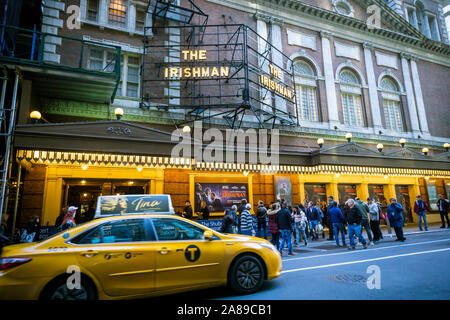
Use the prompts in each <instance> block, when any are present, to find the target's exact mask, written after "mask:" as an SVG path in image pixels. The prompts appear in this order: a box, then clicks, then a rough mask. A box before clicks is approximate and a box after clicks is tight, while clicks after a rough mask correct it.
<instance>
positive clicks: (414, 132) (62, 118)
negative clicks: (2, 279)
mask: <svg viewBox="0 0 450 320" xmlns="http://www.w3.org/2000/svg"><path fill="white" fill-rule="evenodd" d="M71 5H77V6H79V8H80V27H79V28H69V27H68V23H67V21H68V19H69V18H70V13H68V10H67V8H68V7H69V6H71ZM370 5H376V6H378V8H379V9H380V10H381V11H380V21H378V22H377V23H378V25H376V27H374V25H373V22H370V23H369V22H368V21H369V20H370V17H371V15H370V13H368V12H369V11H368V7H369V6H370ZM42 6H43V11H42V12H43V16H42V19H41V20H42V24H41V26H40V32H37V31H33V30H30V29H29V28H25V27H26V26H24V25H23V21H22V22H19V23H18V24H16V25H15V26H9V27H4V28H9V29H11V30H12V29H14V30H17V31H18V32H16V33H11V34H13V35H15V37H16V40H17V39H19V38H20V37H21V36H22V38H20V39H22V41H21V42H20V41H19V42H20V43H21V45H22V46H23V50H24V51H27V50H28V51H27V52H28V53H30V52H31V53H32V54H31V55H28V56H31V59H28V58H27V59H23V58H19V57H17V56H14V55H11V53H8V52H7V51H3V54H2V56H0V63H1V64H2V65H3V68H4V70H5V74H6V78H7V81H8V82H7V84H6V85H4V87H5V99H6V101H9V100H10V99H11V98H9V97H13V96H14V92H16V93H17V103H16V107H17V120H16V122H15V124H14V138H13V140H12V145H11V155H12V159H13V161H12V162H11V167H10V172H11V173H10V175H9V181H10V184H9V188H8V190H7V191H8V192H7V198H6V199H4V200H5V203H6V205H5V209H4V213H6V214H9V215H10V216H16V217H17V218H16V223H17V226H24V225H26V223H27V222H28V221H29V219H30V217H31V216H33V215H38V216H40V217H41V221H42V224H43V225H53V224H54V222H55V220H56V218H57V216H58V215H59V214H60V213H61V211H62V210H64V208H65V207H67V206H72V205H75V206H77V207H79V208H80V209H79V212H78V214H79V215H81V216H87V215H88V212H90V210H92V209H93V208H94V207H95V205H96V199H97V198H98V196H100V195H111V194H170V195H171V197H172V203H173V205H174V207H175V211H176V212H181V211H182V210H183V207H184V204H185V201H186V200H189V201H190V202H191V203H192V205H193V207H194V211H195V212H198V211H199V208H200V206H201V205H202V203H203V202H204V203H206V204H207V205H208V206H210V209H211V211H212V214H211V216H212V217H213V218H219V217H221V216H223V210H224V209H225V208H227V207H229V206H231V205H232V204H235V203H239V202H240V201H241V199H247V200H248V201H249V203H251V204H252V206H253V207H256V205H257V202H258V201H259V200H262V201H264V203H265V204H269V203H272V202H274V201H276V199H280V198H283V199H286V200H287V201H288V202H290V203H291V204H299V203H303V202H304V201H314V202H321V203H324V202H327V198H328V196H330V195H332V196H333V197H334V199H335V200H337V201H338V202H340V203H343V202H345V200H347V199H348V198H354V197H356V196H357V197H359V198H361V199H366V198H367V197H369V196H371V197H374V198H376V199H377V200H379V201H380V202H381V203H382V204H383V205H384V206H385V207H386V206H387V204H388V202H389V199H390V198H392V197H394V198H397V200H398V202H400V203H401V204H402V205H403V206H404V208H405V212H404V215H405V217H406V218H407V221H409V222H413V221H415V220H416V218H417V217H416V216H415V215H414V213H413V212H412V210H411V208H412V207H413V205H414V200H415V197H416V195H418V194H422V196H423V197H424V198H425V200H427V201H429V202H430V204H431V205H432V206H431V207H432V209H433V213H436V214H432V215H431V216H430V219H429V220H430V221H431V222H435V221H439V220H440V218H439V214H438V212H437V207H436V206H435V203H436V202H437V197H438V194H443V195H444V196H445V197H447V198H448V197H449V196H450V152H449V151H448V142H450V141H449V140H450V126H449V120H448V116H447V113H448V110H449V107H448V101H450V90H448V89H449V87H448V81H446V79H448V78H449V77H450V46H449V44H448V35H447V31H446V28H445V22H442V21H443V2H442V3H441V2H439V1H433V0H427V1H422V2H420V1H391V2H389V4H386V3H385V2H383V1H379V0H374V1H357V0H348V1H346V0H342V1H341V0H337V1H334V0H333V1H332V0H330V1H314V0H308V1H293V0H287V1H275V0H258V1H256V0H248V1H237V0H236V1H235V0H226V1H216V0H198V1H185V0H180V1H175V2H166V1H162V0H157V1H127V0H109V1H107V0H97V1H91V0H67V1H45V3H44V2H43V4H42ZM370 21H371V20H370ZM26 34H28V35H32V37H25V35H26ZM18 37H19V38H18ZM33 37H35V38H36V39H39V41H38V42H36V43H35V46H32V43H26V41H25V40H23V39H31V38H33ZM17 41H18V40H17ZM19 42H17V43H19ZM24 43H25V44H24ZM39 44H40V45H39ZM21 48H22V47H21ZM33 50H35V51H33ZM16 77H18V78H20V81H19V82H18V85H17V86H16V87H17V88H16V87H14V86H13V85H12V84H11V83H12V82H13V81H12V80H14V79H15V78H16ZM16 89H17V91H15V90H16ZM32 111H39V113H40V117H37V118H34V119H33V118H31V117H30V114H31V113H32ZM199 126H201V128H199ZM230 135H234V136H236V139H234V138H232V139H230ZM219 136H221V137H223V138H224V140H223V141H221V142H220V143H217V141H218V140H217V137H219ZM234 136H233V137H234ZM255 136H256V140H252V139H253V138H254V137H255ZM186 138H189V139H190V140H189V141H190V142H191V144H189V145H188V146H187V147H186V146H184V148H183V146H182V141H185V140H183V139H186ZM239 139H242V140H241V141H245V142H246V143H244V144H243V145H239ZM252 141H253V142H252ZM254 141H256V142H257V143H254ZM180 144H181V145H180ZM230 148H231V149H232V151H231V152H230ZM179 149H183V152H179ZM194 217H195V218H201V217H199V216H198V215H197V214H194Z"/></svg>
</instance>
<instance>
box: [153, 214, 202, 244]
mask: <svg viewBox="0 0 450 320" xmlns="http://www.w3.org/2000/svg"><path fill="white" fill-rule="evenodd" d="M152 221H153V226H154V227H155V231H156V234H157V236H158V240H159V241H170V240H201V239H203V233H204V232H205V230H203V229H202V228H200V227H197V226H194V225H192V224H190V223H187V222H185V221H181V220H176V219H152Z"/></svg>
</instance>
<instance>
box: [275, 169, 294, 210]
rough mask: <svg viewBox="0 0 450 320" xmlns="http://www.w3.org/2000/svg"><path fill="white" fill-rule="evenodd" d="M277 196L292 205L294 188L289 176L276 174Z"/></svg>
mask: <svg viewBox="0 0 450 320" xmlns="http://www.w3.org/2000/svg"><path fill="white" fill-rule="evenodd" d="M275 197H276V198H277V199H280V200H285V201H286V202H287V203H288V204H289V205H292V188H291V179H290V178H289V177H277V176H275Z"/></svg>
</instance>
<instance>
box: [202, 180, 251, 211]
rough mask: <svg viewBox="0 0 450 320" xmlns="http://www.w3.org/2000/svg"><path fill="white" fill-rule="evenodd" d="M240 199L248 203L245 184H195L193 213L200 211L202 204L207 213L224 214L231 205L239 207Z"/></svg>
mask: <svg viewBox="0 0 450 320" xmlns="http://www.w3.org/2000/svg"><path fill="white" fill-rule="evenodd" d="M242 199H245V200H247V202H249V195H248V185H247V183H200V182H196V183H195V203H194V211H195V212H199V211H200V209H201V205H202V203H204V204H206V205H207V206H208V209H209V212H224V211H225V209H231V207H232V206H233V205H237V206H239V204H240V203H241V201H242Z"/></svg>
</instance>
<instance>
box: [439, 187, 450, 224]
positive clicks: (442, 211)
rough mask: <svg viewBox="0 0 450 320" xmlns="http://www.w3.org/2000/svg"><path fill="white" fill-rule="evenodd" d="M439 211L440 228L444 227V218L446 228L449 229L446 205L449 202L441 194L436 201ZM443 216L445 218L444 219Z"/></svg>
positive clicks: (447, 205)
mask: <svg viewBox="0 0 450 320" xmlns="http://www.w3.org/2000/svg"><path fill="white" fill-rule="evenodd" d="M436 205H437V207H438V209H439V213H440V214H441V220H442V226H441V228H445V220H447V228H449V229H450V223H449V222H448V207H449V202H448V200H447V199H445V198H444V196H443V195H442V194H440V195H439V200H438V202H437V203H436ZM444 218H445V220H444Z"/></svg>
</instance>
